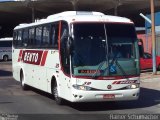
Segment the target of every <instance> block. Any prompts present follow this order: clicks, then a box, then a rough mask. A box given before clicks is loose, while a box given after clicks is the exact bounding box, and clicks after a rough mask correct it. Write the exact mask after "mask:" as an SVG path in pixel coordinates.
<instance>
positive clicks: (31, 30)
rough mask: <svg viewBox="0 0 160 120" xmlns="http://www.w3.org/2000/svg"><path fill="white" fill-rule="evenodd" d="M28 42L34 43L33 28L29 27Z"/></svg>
mask: <svg viewBox="0 0 160 120" xmlns="http://www.w3.org/2000/svg"><path fill="white" fill-rule="evenodd" d="M29 44H30V45H33V44H34V28H31V29H29Z"/></svg>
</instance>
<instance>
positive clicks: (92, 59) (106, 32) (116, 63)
mask: <svg viewBox="0 0 160 120" xmlns="http://www.w3.org/2000/svg"><path fill="white" fill-rule="evenodd" d="M73 31H74V32H73V36H74V38H73V51H72V55H71V57H72V59H71V61H72V73H73V75H74V76H92V77H95V76H122V75H123V76H127V75H137V74H139V68H138V67H139V63H138V62H136V60H135V59H138V55H137V54H138V53H137V51H136V49H137V46H138V45H137V37H136V33H135V28H134V25H133V24H122V23H74V24H73Z"/></svg>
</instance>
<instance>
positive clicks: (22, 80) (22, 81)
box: [20, 71, 28, 90]
mask: <svg viewBox="0 0 160 120" xmlns="http://www.w3.org/2000/svg"><path fill="white" fill-rule="evenodd" d="M20 81H21V87H22V89H23V90H27V89H28V86H27V85H26V84H25V80H24V74H23V72H22V71H21V73H20Z"/></svg>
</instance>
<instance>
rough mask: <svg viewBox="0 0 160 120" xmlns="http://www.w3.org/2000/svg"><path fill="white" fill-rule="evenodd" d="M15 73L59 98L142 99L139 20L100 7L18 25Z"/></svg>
mask: <svg viewBox="0 0 160 120" xmlns="http://www.w3.org/2000/svg"><path fill="white" fill-rule="evenodd" d="M13 37H14V40H13V54H12V61H13V64H12V65H13V77H14V78H15V79H16V80H17V81H20V82H21V85H22V88H23V89H26V87H27V86H32V87H35V88H37V89H40V90H42V91H45V92H48V93H51V94H53V96H54V97H55V101H56V102H57V103H58V104H62V103H63V101H64V100H68V101H71V102H96V101H120V100H137V99H138V97H139V92H140V78H139V76H140V69H139V51H138V40H137V37H136V32H135V26H134V23H133V22H132V21H131V20H129V19H127V18H122V17H117V16H108V15H104V14H103V13H99V12H80V11H68V12H62V13H59V14H55V15H51V16H48V17H47V18H46V19H42V20H39V21H36V22H35V23H30V24H20V25H19V26H17V27H15V29H14V36H13Z"/></svg>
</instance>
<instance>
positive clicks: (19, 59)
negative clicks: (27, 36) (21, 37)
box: [18, 50, 23, 62]
mask: <svg viewBox="0 0 160 120" xmlns="http://www.w3.org/2000/svg"><path fill="white" fill-rule="evenodd" d="M22 53H23V50H20V52H19V56H18V62H20V61H21V59H22Z"/></svg>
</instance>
